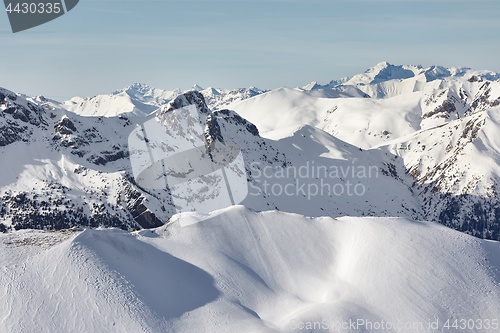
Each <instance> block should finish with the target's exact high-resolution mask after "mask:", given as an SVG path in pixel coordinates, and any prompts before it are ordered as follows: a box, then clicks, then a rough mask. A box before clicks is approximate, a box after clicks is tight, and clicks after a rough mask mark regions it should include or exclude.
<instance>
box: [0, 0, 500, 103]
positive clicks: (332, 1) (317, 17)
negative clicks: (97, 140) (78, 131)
mask: <svg viewBox="0 0 500 333" xmlns="http://www.w3.org/2000/svg"><path fill="white" fill-rule="evenodd" d="M0 15H1V19H0V22H1V23H0V43H1V44H0V45H2V47H1V50H2V51H1V55H0V57H1V58H0V59H1V60H2V63H3V66H2V71H1V72H2V73H1V75H0V86H2V87H5V88H7V89H11V90H14V91H17V92H23V93H27V94H30V95H35V94H43V95H45V96H49V97H52V98H56V99H59V100H63V99H65V98H69V97H71V96H75V95H80V96H84V97H85V96H92V95H95V94H100V93H109V92H111V91H113V90H115V89H118V88H121V87H124V86H126V85H129V84H130V83H133V82H144V83H147V84H150V85H152V86H155V87H159V88H164V89H174V88H182V89H187V88H189V87H191V86H192V85H193V84H195V83H197V84H199V85H201V86H203V87H207V86H215V87H222V88H236V87H246V86H251V85H254V86H257V87H259V88H265V89H272V88H277V87H280V86H289V87H295V86H300V85H304V84H307V83H309V82H311V81H318V82H320V83H326V82H328V81H330V80H332V79H336V78H340V77H343V76H349V75H354V74H357V73H359V72H362V71H364V70H365V69H367V68H368V67H371V66H373V65H375V64H376V63H378V62H380V61H383V60H387V61H389V62H390V63H393V64H422V65H424V66H429V65H434V64H439V65H444V66H468V67H473V68H476V69H490V70H494V71H500V61H499V59H500V58H499V54H500V20H499V19H498V17H500V1H498V0H489V1H486V0H470V1H460V0H434V1H425V0H380V1H377V0H329V1H328V0H308V1H306V0H304V1H293V0H266V1H259V0H252V1H247V0H226V1H210V0H201V1H194V0H182V1H181V0H179V1H170V0H161V1H154V0H135V1H127V0H80V3H79V4H78V6H77V7H75V8H74V9H73V10H72V11H71V12H69V13H68V14H66V15H64V16H62V17H61V18H59V19H56V20H54V21H52V22H49V23H47V24H45V25H42V26H40V27H37V28H34V29H31V30H28V31H26V32H21V33H17V34H12V32H11V31H10V27H9V24H8V20H7V15H6V13H5V12H3V13H2V14H0Z"/></svg>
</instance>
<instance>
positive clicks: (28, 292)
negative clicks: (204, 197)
mask: <svg viewBox="0 0 500 333" xmlns="http://www.w3.org/2000/svg"><path fill="white" fill-rule="evenodd" d="M193 220H200V221H202V222H200V223H196V224H193V225H191V226H189V227H181V224H182V223H183V221H193ZM499 255H500V247H499V244H498V243H496V242H489V241H484V240H479V239H477V238H473V237H471V236H468V235H465V234H462V233H459V232H456V231H453V230H451V229H448V228H445V227H443V226H441V225H439V224H436V223H429V222H416V221H411V220H407V219H398V218H349V217H345V218H339V219H332V218H327V217H322V218H315V219H311V218H306V217H303V216H300V215H293V214H287V213H283V212H277V211H269V212H262V213H256V212H252V211H249V210H247V209H245V208H244V207H241V206H237V207H232V208H229V209H226V210H223V211H217V212H214V213H212V214H211V215H210V216H208V217H206V216H199V215H196V214H192V213H183V214H180V215H176V216H174V217H173V218H172V220H171V222H170V223H169V224H168V225H167V226H164V227H161V228H157V229H153V230H143V231H139V232H136V233H127V232H123V231H120V230H113V229H97V230H89V229H87V230H85V231H72V232H71V231H67V232H64V233H61V232H39V231H20V232H16V233H11V234H6V235H0V266H1V267H2V274H1V275H0V300H1V304H2V307H1V308H0V331H2V332H13V333H15V332H75V333H79V332H151V333H154V332H214V331H218V332H235V331H239V332H302V331H304V330H305V327H308V329H307V331H308V332H324V331H330V332H377V331H381V330H380V329H379V330H376V329H374V328H373V327H374V326H375V327H377V326H376V325H385V326H384V327H386V328H387V327H392V329H383V330H382V331H384V332H388V331H390V332H401V333H406V332H426V333H428V332H442V331H443V327H444V325H445V323H446V321H447V320H449V319H454V318H457V319H458V318H464V319H473V320H476V321H477V320H482V321H483V323H484V321H485V320H486V319H490V320H496V321H497V320H498V319H499V318H498V316H499V314H498V311H497V309H498V308H499V306H500V287H499V285H498V279H499V278H500V275H499V273H500V271H499V269H500V266H499V265H500V262H499V261H498V258H499ZM436 323H437V325H438V326H436V327H435V328H434V326H432V327H433V328H432V329H431V328H429V325H434V324H436ZM345 325H347V326H345ZM349 325H351V326H349ZM352 325H355V326H352ZM370 325H371V326H370ZM388 325H391V326H388ZM342 327H344V328H342ZM345 327H347V328H345ZM349 327H350V328H349ZM378 327H380V326H378ZM445 331H446V330H445ZM495 331H496V330H494V329H492V328H489V329H484V328H483V329H479V328H478V326H475V328H472V329H468V330H467V332H495Z"/></svg>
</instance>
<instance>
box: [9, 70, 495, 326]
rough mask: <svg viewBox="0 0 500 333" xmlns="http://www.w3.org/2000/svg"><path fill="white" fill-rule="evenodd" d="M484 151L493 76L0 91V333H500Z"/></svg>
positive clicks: (488, 156) (426, 73)
mask: <svg viewBox="0 0 500 333" xmlns="http://www.w3.org/2000/svg"><path fill="white" fill-rule="evenodd" d="M152 128H160V129H168V131H167V132H166V133H167V136H156V134H155V133H152V132H151V129H152ZM498 133H500V75H498V74H496V73H492V72H489V71H474V70H471V69H454V68H451V69H446V68H442V67H438V66H433V67H430V68H423V67H422V66H395V65H390V64H388V63H385V62H384V63H381V64H378V65H377V66H375V67H373V68H372V69H369V70H367V71H366V72H365V73H363V74H359V75H356V76H354V77H352V78H343V79H340V80H333V81H331V82H330V83H329V84H327V85H324V86H321V85H319V84H317V83H313V84H310V85H307V86H304V87H302V88H295V89H289V88H280V89H276V90H273V91H268V92H265V91H261V90H258V89H256V88H248V89H240V90H233V91H230V90H221V89H215V88H207V89H203V88H202V87H199V86H197V85H195V86H194V87H193V88H192V89H191V90H189V91H187V92H181V91H177V90H176V91H172V92H168V91H163V90H160V89H155V88H151V87H148V86H145V85H142V84H134V85H132V86H130V87H127V88H125V89H121V90H118V91H116V92H114V93H112V94H110V95H101V96H96V97H93V98H89V99H72V100H71V101H67V102H64V103H60V102H58V101H54V100H50V99H47V98H44V97H43V96H37V97H29V96H26V95H23V94H20V93H15V92H12V91H9V90H7V89H3V88H0V232H4V233H5V234H2V233H0V269H1V270H2V274H0V300H1V301H2V304H3V306H2V307H0V331H1V332H40V331H43V332H195V331H196V332H197V331H206V332H212V331H220V332H235V331H241V330H244V331H248V332H302V331H304V330H306V331H309V332H323V331H330V332H339V331H340V332H377V331H384V332H401V333H403V332H404V333H406V332H442V331H453V330H454V327H455V326H456V325H459V324H460V322H458V321H459V320H460V319H463V318H467V319H474V325H472V326H468V327H467V332H496V331H498V324H500V323H499V322H500V318H498V310H497V309H498V308H499V307H500V287H499V286H500V284H499V281H500V261H499V258H500V245H499V243H498V242H497V241H498V240H500V208H499V207H500V198H499V196H498V193H499V191H500V187H499V186H500V135H499V134H498ZM164 134H165V133H164ZM158 138H159V139H158ZM172 138H175V140H173V139H172ZM142 144H144V145H145V147H146V149H143V148H141V147H142V146H141V145H142ZM141 149H142V150H141ZM145 151H147V153H148V155H147V156H146V159H145V160H139V162H137V161H136V160H134V158H135V156H137V154H138V153H139V155H140V153H141V152H145ZM178 152H188V153H189V154H186V155H185V156H187V157H185V156H184V157H183V156H181V155H179V154H177V155H175V154H174V153H178ZM158 154H159V156H160V157H161V158H158ZM169 154H170V155H169ZM166 155H168V156H169V157H170V158H171V159H169V160H168V161H170V162H173V161H174V162H175V163H172V165H170V164H168V163H167V162H165V161H167V159H165V156H166ZM238 158H241V161H242V166H243V167H242V168H238V167H235V166H234V165H233V164H231V163H232V161H236V160H237V159H238ZM207 161H209V162H210V163H208V164H206V165H202V162H207ZM141 163H142V164H141ZM144 163H145V164H144ZM197 163H198V164H199V165H200V166H202V167H203V168H202V167H200V170H198V169H197V167H196V165H197ZM143 164H144V165H143ZM138 165H139V167H140V168H145V169H146V170H153V171H154V172H153V173H150V174H149V178H148V176H143V175H142V173H141V174H140V175H139V176H138V175H137V173H136V172H135V171H136V169H134V168H137V166H138ZM218 168H220V169H221V170H222V169H223V170H224V171H221V170H219V169H218ZM141 170H142V169H141ZM202 171H203V172H202ZM151 175H152V176H151ZM168 177H170V178H168ZM196 177H198V178H196ZM164 179H175V180H176V181H179V183H181V182H191V184H192V185H193V186H191V187H184V188H182V187H180V188H181V190H179V188H177V187H175V186H163V184H165V183H163V182H162V181H163V180H164ZM235 179H237V180H239V181H241V180H243V181H244V185H243V187H244V189H245V190H247V191H248V194H247V195H246V197H245V199H244V200H243V201H242V202H233V203H232V204H231V205H225V206H222V207H217V208H223V207H227V206H230V207H227V208H223V209H214V210H211V211H210V212H203V213H200V212H186V211H184V212H182V209H180V208H182V206H183V204H184V203H186V202H187V203H188V204H189V205H186V206H190V207H196V206H197V204H200V205H203V204H204V203H206V202H207V201H218V200H219V199H220V198H221V197H222V194H221V193H222V190H221V188H222V189H227V193H228V196H229V197H230V198H231V200H232V201H234V198H235V197H238V195H241V193H242V192H245V191H242V187H241V184H240V187H239V188H235V187H234V186H232V185H234V184H233V183H232V182H234V181H235ZM224 183H225V184H226V187H225V188H224V187H221V184H224ZM150 185H153V186H150ZM174 185H175V184H174ZM183 200H184V201H183ZM220 201H221V202H227V200H226V201H224V200H220ZM238 204H239V205H238ZM180 211H181V212H180ZM424 221H427V222H424ZM108 227H117V228H120V229H123V230H119V229H117V228H108ZM448 227H449V228H448ZM33 229H46V230H51V231H41V230H33ZM452 229H455V230H452ZM52 230H58V231H57V232H52ZM471 235H473V236H476V237H472V236H471ZM480 238H485V239H489V240H485V239H480ZM493 240H496V241H493ZM27 314H28V315H27ZM467 324H468V325H470V323H469V322H467ZM353 325H354V326H353ZM389 325H390V326H389ZM408 325H410V326H408ZM446 325H448V329H447V328H446V327H447V326H446ZM454 325H455V326H454Z"/></svg>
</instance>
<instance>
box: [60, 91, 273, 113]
mask: <svg viewBox="0 0 500 333" xmlns="http://www.w3.org/2000/svg"><path fill="white" fill-rule="evenodd" d="M188 91H198V92H200V93H201V94H202V95H203V96H204V97H205V99H206V102H207V104H208V105H209V106H210V108H211V109H221V108H224V106H226V105H228V104H230V103H233V102H235V101H242V100H244V99H247V98H250V97H253V96H256V95H259V94H262V93H263V92H265V91H263V90H260V89H258V88H255V87H250V88H241V89H216V88H212V87H210V88H206V89H203V88H202V87H200V86H199V85H197V84H195V85H194V86H193V87H192V88H191V89H188V90H186V91H185V92H188ZM182 93H183V91H182V90H180V89H175V90H172V91H168V90H163V89H158V88H153V87H150V86H148V85H147V84H143V83H134V84H132V85H130V86H128V87H125V88H123V89H120V90H117V91H114V92H113V93H111V94H107V95H98V96H94V97H90V98H81V97H73V98H72V99H70V100H68V101H65V102H64V103H62V104H59V103H57V104H59V105H58V106H59V107H62V108H64V109H67V110H69V111H71V112H74V113H76V114H79V115H82V116H104V117H113V116H118V115H122V114H123V115H126V116H139V117H145V116H148V115H150V114H152V113H153V112H154V111H156V110H157V109H158V108H159V107H161V106H163V105H166V104H168V103H169V102H171V101H173V100H174V99H175V98H176V97H177V96H179V95H181V94H182Z"/></svg>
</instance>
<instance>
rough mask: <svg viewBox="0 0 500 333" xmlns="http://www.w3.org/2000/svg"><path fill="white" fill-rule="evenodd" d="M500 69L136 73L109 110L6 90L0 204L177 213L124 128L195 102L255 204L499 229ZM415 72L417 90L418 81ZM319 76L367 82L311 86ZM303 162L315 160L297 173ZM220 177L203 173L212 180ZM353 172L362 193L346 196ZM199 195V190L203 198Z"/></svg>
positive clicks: (35, 219)
mask: <svg viewBox="0 0 500 333" xmlns="http://www.w3.org/2000/svg"><path fill="white" fill-rule="evenodd" d="M499 77H500V76H499V75H498V74H496V73H492V72H488V71H474V70H471V69H453V68H451V69H444V68H441V67H436V66H433V67H430V68H423V67H421V66H394V65H390V64H388V63H381V64H378V65H377V66H375V67H374V68H372V69H370V70H368V71H366V72H365V73H363V74H360V75H357V76H354V77H353V78H345V79H340V80H337V81H332V82H330V84H329V85H327V87H325V86H324V87H322V88H320V87H319V85H317V84H316V85H310V86H309V87H303V88H297V89H288V88H280V89H277V90H273V91H269V92H263V91H260V90H258V89H255V88H249V89H242V90H239V91H236V92H235V91H233V92H232V93H231V92H230V91H223V90H220V89H214V88H208V89H203V88H201V87H199V86H195V87H194V88H193V89H192V90H190V91H188V92H186V93H182V94H181V93H180V91H176V92H170V93H169V92H165V91H161V90H158V89H153V88H150V87H147V86H144V85H138V84H136V85H133V86H131V87H128V88H126V89H124V90H120V91H117V92H115V93H114V94H113V95H107V96H99V97H98V98H101V99H102V100H101V102H102V104H99V105H101V106H102V105H104V104H105V103H104V100H106V103H109V105H110V106H115V107H116V109H114V110H115V111H116V110H118V109H120V108H121V109H120V110H121V111H119V112H115V111H113V112H110V113H109V114H107V116H106V117H103V116H95V115H94V116H91V115H90V114H91V113H90V114H86V115H82V113H85V112H81V111H82V110H80V111H79V112H78V113H79V114H78V113H74V112H70V111H69V110H68V107H67V104H60V103H58V102H56V101H52V100H47V99H45V98H43V97H36V98H30V97H28V96H24V95H21V94H16V93H13V92H10V91H7V90H2V96H0V100H2V101H3V102H2V105H1V106H0V109H1V113H0V116H1V117H0V121H1V123H0V126H1V136H0V154H1V156H2V163H1V165H0V168H1V173H2V175H3V176H2V182H1V183H0V198H1V201H0V217H1V218H2V221H3V223H4V224H5V225H6V226H12V227H14V228H17V229H20V228H33V227H34V228H56V229H58V228H66V227H71V226H74V225H91V226H97V225H102V226H118V227H121V228H124V229H136V228H149V227H158V226H161V225H162V224H164V223H165V222H167V221H168V220H169V219H170V218H171V217H172V216H173V215H174V214H175V213H176V211H177V208H176V204H175V200H176V198H177V197H176V196H175V195H173V194H172V193H171V192H170V190H169V189H149V188H145V187H143V186H142V185H141V184H138V183H136V181H135V179H134V176H133V172H132V167H131V164H130V156H129V146H128V144H129V142H128V137H129V135H130V134H131V133H132V132H133V131H134V129H136V128H137V126H138V125H141V124H143V123H145V122H147V121H150V120H154V119H157V120H158V121H164V120H162V119H164V118H165V116H166V115H169V114H170V112H172V110H175V109H178V108H179V107H184V106H189V105H192V106H194V107H195V108H196V110H198V112H199V113H200V114H203V119H202V120H201V123H200V126H202V127H203V128H204V132H205V136H204V137H203V138H202V140H203V142H204V143H203V145H205V146H206V147H210V148H209V149H219V148H220V147H222V146H223V145H224V144H225V143H227V142H232V143H233V144H235V145H237V146H238V147H241V153H242V157H243V159H244V161H245V173H247V181H248V192H249V194H248V196H247V197H246V199H245V200H244V201H243V202H242V204H244V205H245V206H247V207H249V208H251V209H254V210H256V211H263V210H268V209H278V210H281V211H287V212H292V213H297V214H302V215H306V216H324V215H325V216H331V217H338V216H367V215H368V216H400V217H405V218H410V219H418V220H429V221H435V222H440V223H443V224H445V225H447V226H450V227H452V228H454V229H457V230H461V231H464V232H467V233H470V234H473V235H475V236H478V237H483V238H490V239H500V211H498V209H497V207H498V206H499V205H500V201H499V199H498V196H497V195H496V193H498V191H499V190H500V189H499V188H498V186H499V185H498V184H500V180H499V178H500V169H498V164H499V163H498V162H499V161H498V159H499V157H498V156H499V155H500V143H499V142H497V141H498V140H497V139H496V138H497V134H496V132H497V129H498V124H499V119H497V118H498V115H497V114H498V112H499V110H500V81H499V79H498V78H499ZM415 82H420V83H421V84H420V83H419V84H417V85H415ZM412 85H413V87H414V88H415V87H417V86H418V88H419V89H411V91H410V90H408V89H407V87H409V86H412ZM382 86H383V88H384V89H385V90H383V91H382V90H380V89H381V87H382ZM306 88H307V89H306ZM321 89H322V90H323V91H325V90H328V89H330V90H333V89H337V92H338V91H349V89H351V91H359V92H361V91H364V93H360V94H359V95H355V94H351V95H349V96H347V95H346V96H340V95H335V94H333V95H328V94H326V93H324V92H322V93H320V94H319V95H315V94H314V93H313V92H314V91H319V90H321ZM353 89H356V90H353ZM374 91H378V92H384V95H383V97H384V98H377V97H379V94H369V93H370V92H371V93H373V92H374ZM388 92H391V93H390V94H389V93H388ZM334 95H335V96H334ZM368 95H369V96H368ZM113 96H114V97H113ZM344 97H345V98H344ZM96 98H97V97H96ZM106 98H108V99H106ZM113 98H117V99H120V101H128V102H130V101H133V103H132V102H131V104H129V105H128V106H127V107H131V108H132V109H133V107H132V105H133V106H134V107H136V106H137V105H139V106H140V107H141V108H143V107H144V106H147V107H151V110H152V111H151V113H149V114H147V112H142V111H141V112H136V113H134V111H131V112H132V113H130V112H129V113H126V114H124V113H122V111H123V110H124V109H126V108H127V107H123V105H125V104H126V103H124V104H121V102H116V103H113ZM207 100H208V101H210V103H207ZM94 102H95V101H93V102H90V99H89V100H86V102H85V103H90V104H91V103H94ZM85 103H84V104H85ZM134 103H135V104H134ZM139 103H142V104H139ZM90 104H88V105H90ZM222 106H227V109H225V108H219V107H222ZM99 108H100V107H99ZM229 109H232V110H235V111H236V112H234V111H230V110H229ZM105 110H110V109H107V108H102V109H100V111H99V112H98V114H99V113H102V115H106V113H105V112H104V111H105ZM114 113H118V114H119V115H118V116H112V114H114ZM285 115H286V116H285ZM187 123H190V121H187ZM193 125H194V124H192V125H188V126H193ZM190 133H191V134H190ZM192 133H195V132H194V127H193V128H192V129H188V131H187V132H185V134H182V135H184V136H185V139H186V140H187V141H186V142H189V141H192V135H193V134H192ZM221 145H222V146H221ZM218 147H219V148H218ZM165 149H167V150H168V149H170V150H171V149H175V147H169V148H168V147H167V148H165ZM301 168H302V169H306V170H307V171H308V172H309V173H308V174H306V175H298V171H299V170H301ZM313 171H316V173H314V172H313ZM186 176H187V174H186V175H185V177H186ZM221 181H222V178H220V177H219V178H217V177H214V179H212V180H211V183H210V182H209V183H207V185H208V186H209V187H212V190H213V191H216V188H217V186H215V185H216V184H218V183H220V182H221ZM325 183H326V185H325ZM356 185H357V186H358V187H357V189H358V192H362V195H358V194H352V193H351V194H350V195H349V194H348V193H347V192H348V191H350V190H353V189H354V186H356ZM284 189H287V191H288V192H287V193H285V191H284ZM361 190H362V191H361ZM311 191H312V193H311ZM315 192H317V193H315ZM212 193H213V194H214V195H215V193H216V192H212ZM189 195H190V197H189V199H186V200H188V201H191V202H201V201H202V200H203V197H205V198H206V197H207V195H206V193H203V194H201V193H198V192H196V191H195V192H193V193H191V194H189ZM177 199H178V198H177Z"/></svg>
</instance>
